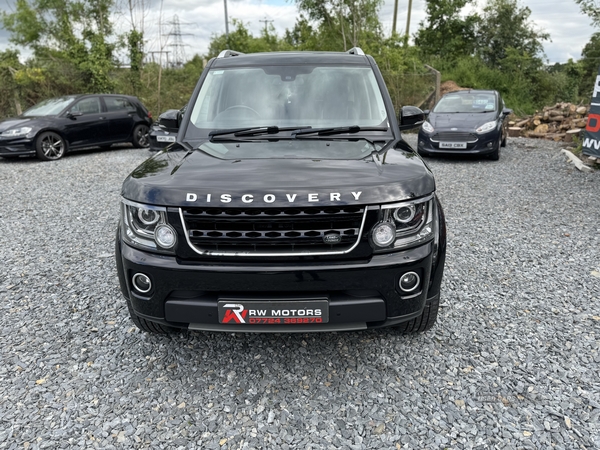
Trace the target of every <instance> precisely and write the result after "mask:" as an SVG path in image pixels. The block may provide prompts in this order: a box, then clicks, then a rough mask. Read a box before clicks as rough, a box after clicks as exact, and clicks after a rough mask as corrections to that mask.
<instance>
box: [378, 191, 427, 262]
mask: <svg viewBox="0 0 600 450" xmlns="http://www.w3.org/2000/svg"><path fill="white" fill-rule="evenodd" d="M434 201H435V199H434V198H433V197H432V196H429V197H427V198H424V199H419V200H414V201H411V202H402V203H395V204H393V205H383V206H382V207H381V210H382V220H381V221H380V222H379V223H378V224H377V225H375V227H373V231H372V232H371V240H372V242H373V244H374V247H375V251H378V252H381V251H393V250H400V249H403V248H407V247H411V246H414V245H419V244H422V243H425V242H427V241H429V240H431V239H433V238H434V236H435V233H436V227H437V215H436V214H435V204H434ZM386 225H387V226H386ZM392 229H393V230H394V232H393V234H394V236H393V238H391V239H390V238H389V233H390V230H392Z"/></svg>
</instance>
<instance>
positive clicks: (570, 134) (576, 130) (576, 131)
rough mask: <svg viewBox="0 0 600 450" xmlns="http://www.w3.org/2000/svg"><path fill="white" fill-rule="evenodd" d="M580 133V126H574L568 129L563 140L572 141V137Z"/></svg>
mask: <svg viewBox="0 0 600 450" xmlns="http://www.w3.org/2000/svg"><path fill="white" fill-rule="evenodd" d="M579 133H581V128H574V129H572V130H568V131H567V132H566V133H565V142H573V137H574V136H578V135H579Z"/></svg>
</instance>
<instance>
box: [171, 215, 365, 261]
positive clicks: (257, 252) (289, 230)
mask: <svg viewBox="0 0 600 450" xmlns="http://www.w3.org/2000/svg"><path fill="white" fill-rule="evenodd" d="M366 213H367V208H366V207H356V206H337V207H299V208H279V209H277V208H273V209H267V208H264V209H258V208H257V209H250V208H246V209H239V210H235V209H232V208H197V207H196V208H186V209H183V208H182V209H180V216H181V220H182V223H183V225H184V229H185V233H186V236H185V237H186V239H187V241H188V244H189V245H190V246H191V247H192V249H194V250H195V251H196V252H197V253H200V254H207V253H209V254H211V255H215V256H233V255H235V256H240V254H242V255H247V256H286V255H294V256H297V255H320V254H323V255H326V254H344V253H347V252H349V251H351V250H352V249H353V248H354V247H356V245H358V242H359V239H360V235H361V233H362V227H363V226H364V221H365V218H366ZM328 233H337V234H339V235H340V238H341V242H339V243H337V244H329V243H325V242H324V240H323V237H324V236H325V235H326V234H328Z"/></svg>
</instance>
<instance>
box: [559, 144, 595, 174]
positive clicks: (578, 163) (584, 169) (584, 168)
mask: <svg viewBox="0 0 600 450" xmlns="http://www.w3.org/2000/svg"><path fill="white" fill-rule="evenodd" d="M560 152H561V153H563V154H565V155H566V156H567V158H569V160H570V161H571V162H572V163H573V164H575V167H577V169H579V170H580V171H581V172H591V171H592V168H591V167H588V166H586V165H585V164H583V163H582V162H581V160H580V159H579V158H578V157H577V156H575V155H574V154H573V153H571V152H570V151H569V150H565V149H564V148H563V149H562V150H561V151H560Z"/></svg>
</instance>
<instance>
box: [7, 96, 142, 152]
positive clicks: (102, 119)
mask: <svg viewBox="0 0 600 450" xmlns="http://www.w3.org/2000/svg"><path fill="white" fill-rule="evenodd" d="M151 124H152V116H151V115H150V113H149V112H148V110H147V109H146V107H145V106H144V105H143V104H142V103H141V102H140V101H139V100H138V99H137V98H136V97H131V96H128V95H109V94H103V95H65V96H64V97H57V98H51V99H48V100H44V101H43V102H41V103H38V104H37V105H35V106H32V107H31V108H29V109H28V110H27V111H25V112H24V113H23V114H22V115H21V116H19V117H14V118H10V119H5V120H3V121H0V156H1V157H3V158H16V157H19V156H23V155H31V156H34V155H35V156H37V157H38V158H39V159H42V160H44V161H52V160H56V159H60V158H62V157H63V156H64V155H65V153H67V152H68V151H69V150H73V149H76V148H82V147H94V146H101V147H110V146H111V145H112V144H116V143H119V142H132V143H133V145H134V146H135V147H147V146H148V129H149V127H150V125H151Z"/></svg>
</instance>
